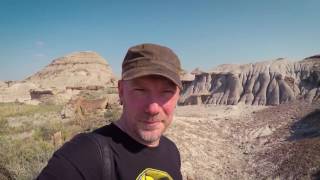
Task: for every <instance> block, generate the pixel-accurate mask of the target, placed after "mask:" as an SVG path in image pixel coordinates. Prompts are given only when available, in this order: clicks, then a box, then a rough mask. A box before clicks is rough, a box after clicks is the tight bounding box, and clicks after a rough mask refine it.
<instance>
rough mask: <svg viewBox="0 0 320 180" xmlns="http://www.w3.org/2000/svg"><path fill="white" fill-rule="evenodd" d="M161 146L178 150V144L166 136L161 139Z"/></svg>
mask: <svg viewBox="0 0 320 180" xmlns="http://www.w3.org/2000/svg"><path fill="white" fill-rule="evenodd" d="M161 144H162V145H164V146H167V147H170V148H173V149H176V150H177V149H178V148H177V146H176V144H175V143H174V142H173V141H172V140H171V139H170V138H168V137H166V136H162V137H161Z"/></svg>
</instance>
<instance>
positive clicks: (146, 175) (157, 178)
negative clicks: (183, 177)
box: [136, 168, 173, 180]
mask: <svg viewBox="0 0 320 180" xmlns="http://www.w3.org/2000/svg"><path fill="white" fill-rule="evenodd" d="M136 180H173V178H172V177H171V176H170V175H169V174H168V173H167V172H164V171H160V170H157V169H152V168H147V169H145V170H143V171H142V173H140V174H139V176H138V177H137V179H136Z"/></svg>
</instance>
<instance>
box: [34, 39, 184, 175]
mask: <svg viewBox="0 0 320 180" xmlns="http://www.w3.org/2000/svg"><path fill="white" fill-rule="evenodd" d="M180 70H181V67H180V61H179V59H178V57H177V56H176V55H175V53H174V52H173V51H172V50H170V49H169V48H167V47H164V46H160V45H155V44H141V45H137V46H134V47H131V48H130V49H129V50H128V52H127V54H126V56H125V58H124V61H123V63H122V79H121V80H120V81H119V82H118V90H119V98H120V103H121V104H122V105H123V113H122V115H121V117H120V119H119V120H118V121H116V122H115V123H112V124H110V125H107V126H104V127H102V128H99V129H97V130H95V131H94V132H92V133H87V134H80V135H78V136H76V137H74V138H73V139H72V140H71V141H70V142H67V143H66V144H65V145H63V147H62V148H60V149H59V150H58V151H57V152H55V153H54V155H53V157H52V158H51V159H50V161H49V162H48V165H47V166H46V167H45V168H44V169H43V171H42V172H41V173H40V175H39V177H38V179H40V180H42V179H70V180H71V179H72V180H76V179H90V180H94V179H115V180H118V179H119V180H134V179H136V180H160V179H161V180H173V179H174V180H180V179H182V176H181V172H180V166H181V163H180V155H179V151H178V149H177V147H176V146H175V144H174V143H173V142H172V141H170V140H169V139H168V138H166V137H164V136H163V135H162V134H163V133H164V132H165V130H166V129H167V128H168V127H169V125H170V124H171V122H172V119H173V113H174V109H175V107H176V104H177V101H178V99H179V92H180V89H181V88H182V85H181V81H180V76H179V73H180Z"/></svg>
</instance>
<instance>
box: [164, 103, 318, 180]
mask: <svg viewBox="0 0 320 180" xmlns="http://www.w3.org/2000/svg"><path fill="white" fill-rule="evenodd" d="M166 134H167V136H169V137H170V138H171V139H172V140H173V141H175V142H176V143H177V146H178V148H179V150H180V152H181V159H182V172H183V176H184V179H187V180H188V179H189V180H191V179H192V180H214V179H319V178H320V102H315V103H312V104H310V103H304V102H293V103H290V104H282V105H279V106H247V105H237V106H215V105H200V106H179V107H177V110H176V115H175V118H174V122H173V125H172V127H171V128H169V130H168V132H167V133H166Z"/></svg>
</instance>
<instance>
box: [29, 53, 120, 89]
mask: <svg viewBox="0 0 320 180" xmlns="http://www.w3.org/2000/svg"><path fill="white" fill-rule="evenodd" d="M26 81H27V82H32V83H34V84H38V85H39V86H40V87H41V88H43V89H66V87H69V88H70V87H87V86H103V87H106V86H111V85H115V83H116V81H115V76H114V75H113V73H112V70H111V67H110V66H109V65H108V63H107V61H106V60H105V59H104V58H103V57H101V56H100V55H99V54H98V53H96V52H91V51H84V52H76V53H72V54H69V55H67V56H64V57H61V58H57V59H55V60H53V62H52V63H51V64H49V65H48V66H46V67H45V68H44V69H43V70H41V71H39V72H37V73H36V74H34V75H32V76H30V77H28V78H27V79H26Z"/></svg>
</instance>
